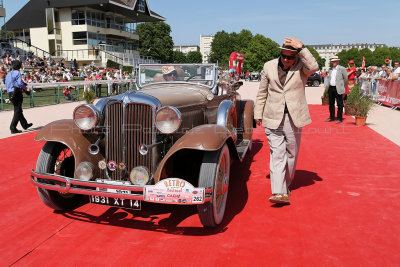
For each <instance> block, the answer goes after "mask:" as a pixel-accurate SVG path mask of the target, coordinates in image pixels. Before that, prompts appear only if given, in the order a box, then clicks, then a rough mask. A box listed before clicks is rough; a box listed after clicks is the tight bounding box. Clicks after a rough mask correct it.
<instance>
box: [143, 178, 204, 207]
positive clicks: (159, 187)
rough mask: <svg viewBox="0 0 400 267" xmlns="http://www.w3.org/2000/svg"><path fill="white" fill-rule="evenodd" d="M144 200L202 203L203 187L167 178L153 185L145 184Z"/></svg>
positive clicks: (165, 202) (166, 202)
mask: <svg viewBox="0 0 400 267" xmlns="http://www.w3.org/2000/svg"><path fill="white" fill-rule="evenodd" d="M144 189H145V190H144V200H145V201H148V202H155V203H163V204H181V205H182V204H183V205H185V204H202V203H204V188H195V187H194V186H193V185H192V184H190V183H189V182H187V181H185V180H182V179H179V178H167V179H163V180H161V181H159V182H158V183H157V184H155V185H146V186H145V188H144Z"/></svg>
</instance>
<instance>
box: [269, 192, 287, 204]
mask: <svg viewBox="0 0 400 267" xmlns="http://www.w3.org/2000/svg"><path fill="white" fill-rule="evenodd" d="M269 201H270V202H272V203H277V204H290V199H289V197H288V195H287V194H274V195H272V196H271V197H270V198H269Z"/></svg>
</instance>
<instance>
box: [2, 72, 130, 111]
mask: <svg viewBox="0 0 400 267" xmlns="http://www.w3.org/2000/svg"><path fill="white" fill-rule="evenodd" d="M104 85H106V86H104ZM27 86H28V88H29V89H30V92H31V94H30V95H29V96H28V95H26V94H24V103H23V107H25V108H26V107H38V106H45V105H54V104H59V103H68V102H71V101H79V100H82V95H83V92H84V91H85V90H92V91H94V92H95V97H96V98H100V97H108V96H111V95H117V94H121V93H124V92H126V91H128V90H131V89H137V87H136V81H135V79H125V80H112V81H111V80H99V81H74V82H59V83H31V84H28V85H27ZM65 87H69V88H70V90H71V96H72V98H71V99H66V98H65V97H64V92H63V90H64V88H65ZM0 101H1V103H0V109H1V110H10V109H13V108H14V107H13V105H12V103H11V102H10V101H9V99H8V94H7V93H6V88H5V86H4V85H1V86H0Z"/></svg>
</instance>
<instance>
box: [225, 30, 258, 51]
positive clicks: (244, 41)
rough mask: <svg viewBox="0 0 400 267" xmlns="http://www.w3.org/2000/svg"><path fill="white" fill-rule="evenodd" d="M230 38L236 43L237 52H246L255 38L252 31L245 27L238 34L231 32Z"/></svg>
mask: <svg viewBox="0 0 400 267" xmlns="http://www.w3.org/2000/svg"><path fill="white" fill-rule="evenodd" d="M230 38H231V39H232V41H233V43H234V50H235V52H238V53H242V54H245V53H246V51H247V49H248V46H249V44H250V42H251V40H252V39H253V34H252V33H251V31H249V30H245V29H243V30H241V31H240V33H238V34H231V36H230Z"/></svg>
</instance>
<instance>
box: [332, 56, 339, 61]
mask: <svg viewBox="0 0 400 267" xmlns="http://www.w3.org/2000/svg"><path fill="white" fill-rule="evenodd" d="M332 61H340V59H339V57H338V56H333V57H332V58H331V62H332Z"/></svg>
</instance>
